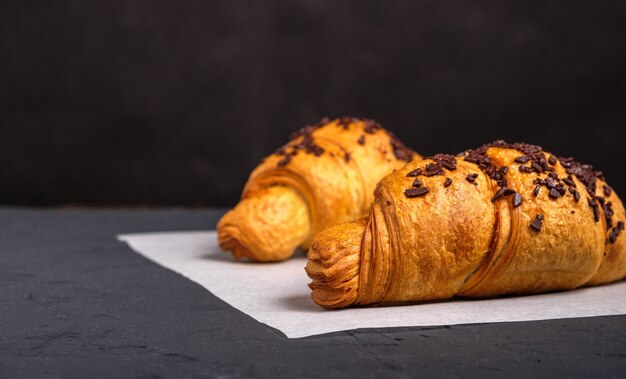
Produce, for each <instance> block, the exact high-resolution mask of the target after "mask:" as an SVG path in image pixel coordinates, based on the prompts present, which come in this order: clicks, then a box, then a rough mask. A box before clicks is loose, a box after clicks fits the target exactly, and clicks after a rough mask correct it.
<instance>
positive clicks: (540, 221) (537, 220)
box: [530, 214, 543, 232]
mask: <svg viewBox="0 0 626 379" xmlns="http://www.w3.org/2000/svg"><path fill="white" fill-rule="evenodd" d="M542 226H543V215H542V214H538V215H537V216H536V217H535V220H533V222H531V223H530V227H531V228H533V229H535V230H536V231H538V232H540V231H541V227H542Z"/></svg>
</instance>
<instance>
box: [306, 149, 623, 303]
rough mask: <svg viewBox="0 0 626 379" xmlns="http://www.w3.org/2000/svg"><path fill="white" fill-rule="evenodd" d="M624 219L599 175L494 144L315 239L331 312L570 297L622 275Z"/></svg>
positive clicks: (389, 185) (395, 185)
mask: <svg viewBox="0 0 626 379" xmlns="http://www.w3.org/2000/svg"><path fill="white" fill-rule="evenodd" d="M625 220H626V214H625V211H624V206H623V205H622V202H621V201H620V199H619V197H618V196H617V194H616V193H615V191H613V190H612V189H611V187H609V186H608V184H606V182H605V181H604V178H603V177H602V173H601V172H598V171H594V170H593V168H592V167H591V166H589V165H583V164H579V163H577V162H575V161H574V160H573V159H572V158H557V157H556V156H554V155H552V154H550V153H547V152H545V151H543V149H542V148H541V147H539V146H535V145H527V144H521V143H518V144H508V143H506V142H503V141H496V142H493V143H491V144H487V145H484V146H482V147H480V148H479V149H476V150H468V151H466V152H464V153H462V154H460V155H458V156H456V157H455V156H452V155H443V154H439V155H435V156H433V157H431V158H426V159H423V160H416V161H414V162H412V163H410V164H408V165H406V166H405V167H403V168H402V169H400V170H397V171H395V172H393V173H392V174H390V175H388V176H386V177H385V178H383V179H382V180H381V181H380V183H379V184H378V186H377V187H376V190H375V198H374V202H373V204H372V208H371V211H370V213H369V216H368V217H366V218H362V219H360V220H356V221H353V222H349V223H345V224H341V225H337V226H334V227H331V228H328V229H326V230H324V231H322V232H321V233H319V234H318V235H317V236H316V238H315V239H314V240H313V242H312V245H311V249H310V251H309V253H308V262H307V266H306V272H307V273H308V275H309V277H310V278H311V279H312V282H311V284H310V285H309V286H310V288H311V289H312V291H313V292H312V298H313V300H314V301H315V302H316V303H317V304H319V305H321V306H323V307H326V308H329V309H332V308H344V307H348V306H353V305H366V304H378V303H402V302H414V301H422V300H437V299H447V298H450V297H452V296H461V297H488V296H497V295H504V294H526V293H539V292H547V291H557V290H567V289H573V288H577V287H580V286H586V285H597V284H603V283H609V282H613V281H617V280H621V279H623V278H624V277H626V242H625V241H626V240H625V239H624V237H622V236H621V233H622V231H623V230H624V221H625Z"/></svg>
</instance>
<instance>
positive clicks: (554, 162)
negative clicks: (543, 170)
mask: <svg viewBox="0 0 626 379" xmlns="http://www.w3.org/2000/svg"><path fill="white" fill-rule="evenodd" d="M556 162H557V161H556V158H555V157H554V155H550V157H549V158H548V163H550V164H551V165H552V166H554V165H555V164H556Z"/></svg>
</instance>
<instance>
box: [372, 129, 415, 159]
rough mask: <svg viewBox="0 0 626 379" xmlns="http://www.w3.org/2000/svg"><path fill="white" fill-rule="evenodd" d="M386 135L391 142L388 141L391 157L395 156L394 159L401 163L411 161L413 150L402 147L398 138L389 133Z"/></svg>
mask: <svg viewBox="0 0 626 379" xmlns="http://www.w3.org/2000/svg"><path fill="white" fill-rule="evenodd" d="M377 125H378V124H377ZM379 126H380V125H379ZM365 131H366V132H367V122H366V126H365ZM368 133H369V132H368ZM387 134H389V137H390V138H391V140H390V144H391V149H392V151H393V155H395V156H396V159H398V160H401V161H405V162H411V161H412V160H413V150H411V149H409V148H408V147H406V146H404V144H403V143H402V142H400V140H399V139H398V137H396V136H395V135H394V134H393V133H391V132H390V131H387Z"/></svg>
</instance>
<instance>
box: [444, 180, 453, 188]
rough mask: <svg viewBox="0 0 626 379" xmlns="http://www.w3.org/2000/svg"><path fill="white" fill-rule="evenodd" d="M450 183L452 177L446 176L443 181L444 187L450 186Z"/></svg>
mask: <svg viewBox="0 0 626 379" xmlns="http://www.w3.org/2000/svg"><path fill="white" fill-rule="evenodd" d="M450 184H452V179H450V178H446V180H445V181H444V182H443V186H444V187H448V186H450Z"/></svg>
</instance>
